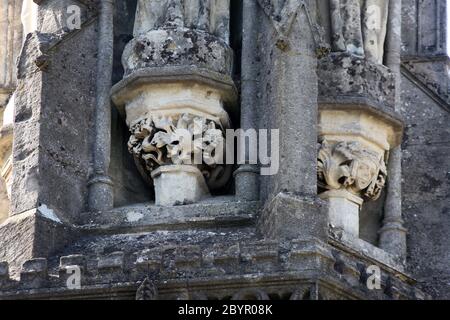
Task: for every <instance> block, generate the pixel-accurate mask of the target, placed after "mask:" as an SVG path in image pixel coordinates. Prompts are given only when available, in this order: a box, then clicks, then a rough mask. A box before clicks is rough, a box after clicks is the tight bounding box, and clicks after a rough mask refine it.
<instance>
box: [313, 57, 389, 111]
mask: <svg viewBox="0 0 450 320" xmlns="http://www.w3.org/2000/svg"><path fill="white" fill-rule="evenodd" d="M318 75H319V100H320V101H327V100H328V101H329V100H330V99H333V98H334V99H337V98H338V97H342V98H343V99H345V98H362V99H363V100H366V101H369V102H371V104H375V105H380V106H384V107H387V108H393V107H394V105H395V100H394V99H395V94H394V93H395V82H394V80H395V78H394V75H393V74H392V73H391V71H390V70H389V69H388V68H386V67H384V66H381V65H378V64H374V63H371V62H369V61H366V60H364V59H362V58H360V57H357V56H354V55H351V54H348V53H332V54H330V55H328V56H327V57H325V58H322V59H320V60H319V68H318Z"/></svg>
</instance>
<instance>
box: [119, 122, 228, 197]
mask: <svg viewBox="0 0 450 320" xmlns="http://www.w3.org/2000/svg"><path fill="white" fill-rule="evenodd" d="M130 131H131V137H130V140H129V142H128V149H129V151H130V153H131V154H133V156H134V157H135V159H136V160H137V161H138V162H139V163H141V164H142V165H143V167H144V171H145V174H146V175H148V176H150V174H151V172H152V171H153V170H155V169H157V168H158V167H159V166H163V165H197V166H198V167H199V169H200V170H201V171H202V173H203V175H204V176H205V179H206V181H207V183H208V186H209V187H210V188H213V189H214V188H220V187H222V186H223V184H222V182H221V181H223V182H224V183H225V181H227V180H228V179H227V178H226V177H225V176H226V175H227V174H228V171H229V170H228V168H227V167H226V166H224V165H223V159H224V149H225V138H224V135H223V131H222V129H220V128H219V127H218V125H217V124H216V123H215V122H214V121H212V120H209V119H206V118H204V117H199V116H193V115H190V114H181V115H178V116H160V115H150V116H148V117H146V118H143V119H142V120H140V121H138V122H136V123H135V124H134V125H132V126H131V129H130Z"/></svg>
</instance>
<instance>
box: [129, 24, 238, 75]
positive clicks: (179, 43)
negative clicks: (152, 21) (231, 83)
mask: <svg viewBox="0 0 450 320" xmlns="http://www.w3.org/2000/svg"><path fill="white" fill-rule="evenodd" d="M123 57H124V58H123V60H122V61H123V64H124V67H125V75H129V74H130V73H131V72H133V71H135V70H138V69H142V68H150V67H165V66H183V65H193V66H197V67H199V68H207V69H210V70H213V71H216V72H219V73H223V74H231V68H232V62H233V52H232V50H231V49H230V47H229V46H228V45H227V44H226V43H225V42H224V41H222V40H220V39H219V38H216V37H214V36H212V35H211V34H209V33H204V32H199V31H195V30H192V29H185V28H184V29H158V30H154V31H151V32H148V33H146V34H144V35H141V36H138V37H136V38H134V39H133V40H132V41H131V42H130V43H129V44H128V45H127V46H126V48H125V50H124V55H123Z"/></svg>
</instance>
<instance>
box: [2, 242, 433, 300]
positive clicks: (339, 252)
mask: <svg viewBox="0 0 450 320" xmlns="http://www.w3.org/2000/svg"><path fill="white" fill-rule="evenodd" d="M220 245H221V246H220ZM224 245H226V246H227V247H228V249H226V248H225V247H224ZM349 250H351V249H348V248H346V247H345V246H343V245H336V244H335V243H327V242H324V241H320V240H319V239H316V238H303V239H297V240H293V241H273V240H256V239H255V240H250V241H247V242H241V243H240V242H235V240H233V241H229V242H227V243H220V244H218V243H216V244H214V243H206V244H205V243H204V244H203V245H180V244H174V245H172V246H158V247H155V248H153V249H152V250H144V251H139V252H125V251H118V252H113V253H110V254H106V253H105V254H101V255H97V254H95V255H90V256H82V255H73V256H63V257H61V258H60V264H59V266H58V265H55V263H54V262H55V261H56V259H53V258H52V259H48V260H47V259H43V258H40V259H33V260H30V261H27V262H25V263H24V265H23V268H22V274H25V273H27V274H28V275H29V276H28V277H22V278H21V279H18V280H13V279H10V278H9V277H8V271H7V264H5V263H0V272H1V273H0V276H1V278H0V288H1V289H2V291H1V292H0V299H10V298H13V297H22V296H27V297H28V298H30V297H34V298H37V297H41V298H44V297H47V296H51V297H53V298H54V297H61V298H64V297H74V296H76V295H77V294H80V295H83V296H84V297H85V295H86V294H87V293H88V294H90V295H91V296H92V297H100V296H102V294H104V291H103V293H102V290H101V289H105V288H108V292H109V293H110V292H115V291H116V290H117V292H124V291H126V292H128V293H127V294H131V296H133V294H135V293H136V292H137V291H139V290H138V287H139V286H140V284H142V281H143V280H144V279H147V278H148V277H150V280H149V281H151V282H152V283H153V285H154V286H155V289H157V290H155V292H159V294H160V297H162V298H176V297H174V296H173V294H179V293H180V291H182V290H183V288H185V285H186V282H185V280H184V279H180V278H179V277H180V274H183V273H186V274H187V273H188V274H189V275H190V281H189V289H190V292H191V293H192V295H190V296H189V298H190V299H198V298H199V295H200V294H202V293H203V294H206V295H207V296H211V297H212V296H220V297H222V298H223V297H226V296H227V294H229V293H230V290H231V291H233V290H237V289H234V288H239V290H241V289H242V288H244V289H243V292H247V293H248V292H251V291H252V290H257V291H258V292H260V291H261V290H262V291H263V292H266V293H271V294H273V293H274V292H276V291H277V289H276V288H280V289H282V290H286V289H287V288H290V289H289V290H292V292H296V291H297V289H299V287H298V285H299V283H304V282H305V283H309V282H311V281H313V282H314V283H315V281H318V282H317V283H316V285H319V284H320V287H321V288H322V289H325V288H328V289H329V290H330V291H329V292H328V293H329V294H332V295H333V296H335V297H341V298H342V297H347V298H349V297H357V298H359V299H364V298H365V299H369V298H370V299H386V298H387V297H389V298H391V299H425V298H426V296H425V295H424V294H423V293H422V292H420V290H417V289H415V288H414V287H413V286H414V284H415V281H414V280H413V279H412V278H410V277H409V276H408V275H407V274H405V273H404V272H402V271H400V270H395V269H392V268H391V267H390V266H388V265H386V264H385V262H383V261H377V260H374V259H373V258H371V257H368V255H366V254H364V253H361V252H356V254H355V252H351V251H349ZM66 263H68V264H70V265H71V266H72V267H75V266H79V267H80V268H81V269H82V274H81V275H82V282H81V285H82V287H81V289H80V290H70V289H69V288H67V283H66V281H67V275H68V274H67V273H66V272H65V271H66V270H65V269H64V268H65V267H66ZM228 264H229V265H228ZM370 265H376V266H378V267H380V271H381V285H382V290H368V289H367V286H366V283H365V280H364V279H365V278H364V276H365V274H366V273H365V272H366V271H365V270H366V268H367V267H368V266H370ZM236 269H238V270H239V274H237V273H236ZM262 271H264V273H262ZM58 272H59V273H58ZM361 279H363V280H361ZM112 281H113V282H115V284H112V283H111V282H112ZM211 283H213V284H214V285H211ZM205 285H206V286H205ZM205 290H206V291H205ZM225 293H226V294H225ZM304 293H305V292H304ZM235 294H236V295H237V292H236V291H234V292H233V293H232V295H235ZM322 294H325V291H322ZM348 295H350V296H348ZM302 296H303V295H302ZM155 298H156V297H155ZM322 298H325V297H324V296H322Z"/></svg>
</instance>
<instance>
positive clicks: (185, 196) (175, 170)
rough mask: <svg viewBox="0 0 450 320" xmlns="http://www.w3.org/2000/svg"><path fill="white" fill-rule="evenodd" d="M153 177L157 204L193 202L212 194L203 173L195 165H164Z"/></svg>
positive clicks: (170, 204) (175, 204)
mask: <svg viewBox="0 0 450 320" xmlns="http://www.w3.org/2000/svg"><path fill="white" fill-rule="evenodd" d="M152 178H153V179H154V183H155V202H156V205H157V206H177V205H186V204H192V203H196V202H198V201H200V200H201V199H204V198H206V197H208V196H209V195H210V194H209V190H208V186H207V185H206V182H205V178H204V177H203V174H202V173H201V172H200V170H199V169H197V168H196V167H194V166H185V165H172V166H162V167H159V168H158V169H156V170H154V171H153V172H152Z"/></svg>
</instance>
